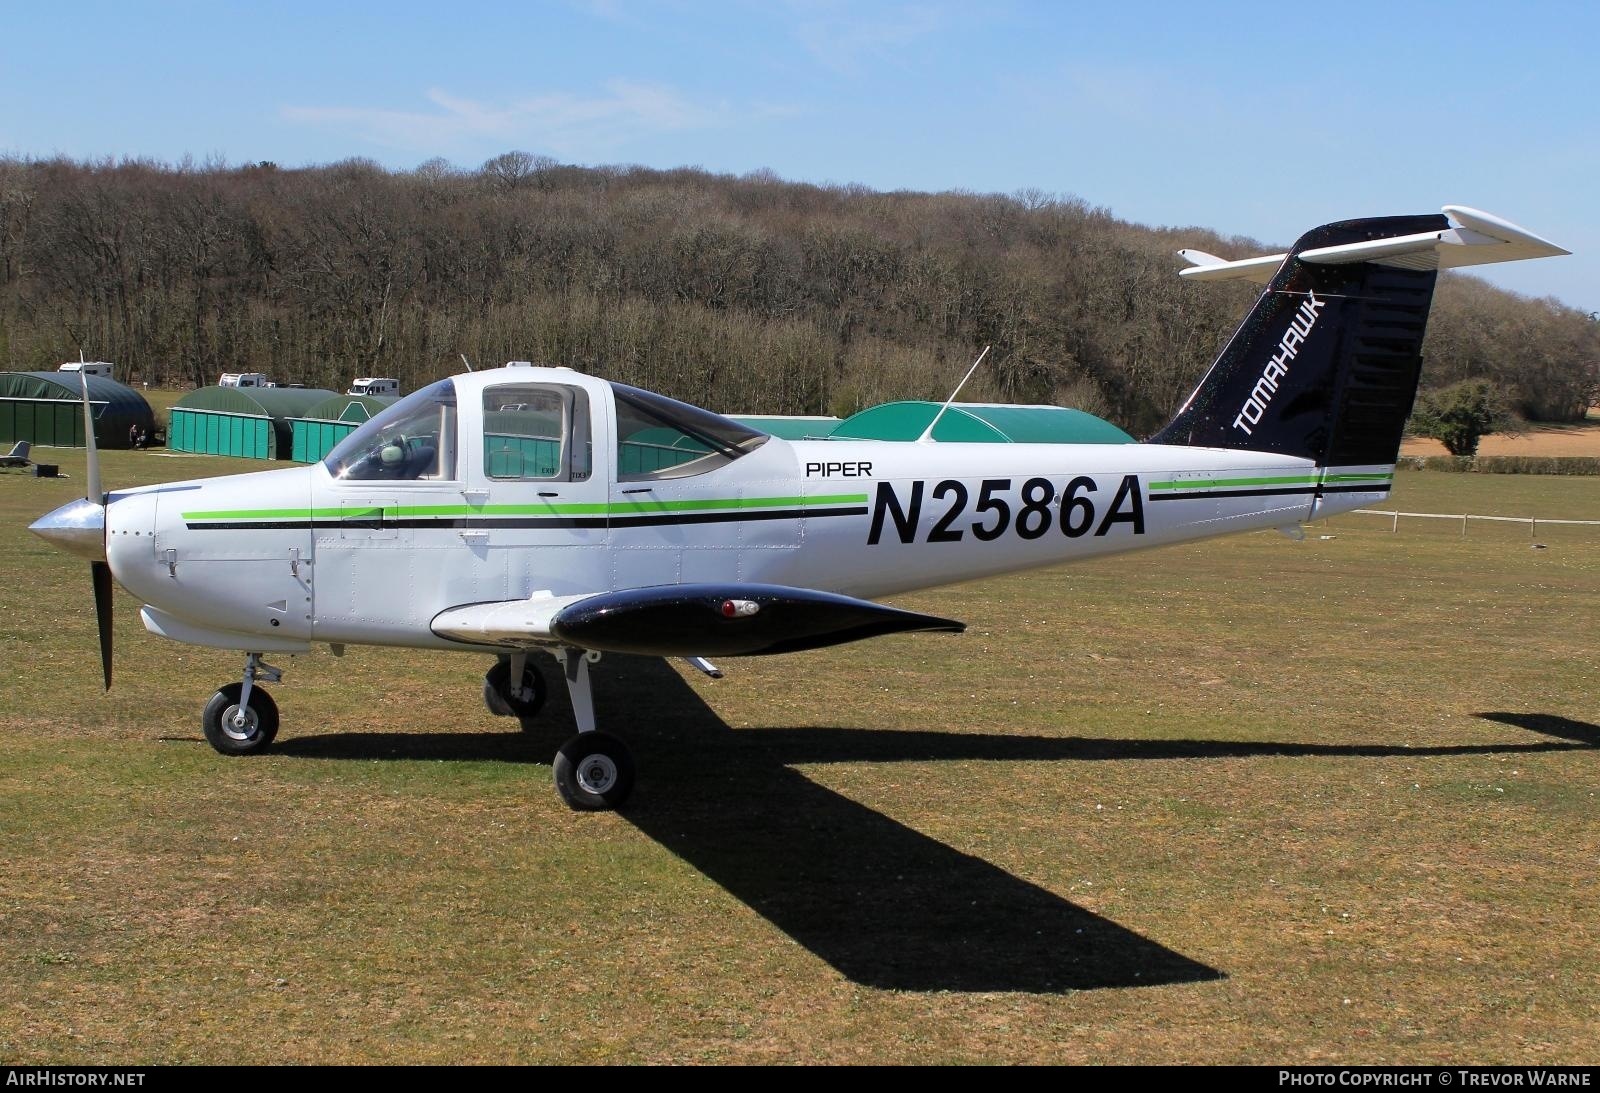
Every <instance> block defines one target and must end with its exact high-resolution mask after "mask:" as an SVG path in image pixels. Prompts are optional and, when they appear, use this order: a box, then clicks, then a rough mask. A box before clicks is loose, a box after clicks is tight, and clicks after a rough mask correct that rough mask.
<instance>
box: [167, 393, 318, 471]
mask: <svg viewBox="0 0 1600 1093" xmlns="http://www.w3.org/2000/svg"><path fill="white" fill-rule="evenodd" d="M332 397H333V392H332V391H325V390H322V389H320V388H309V387H201V388H199V389H197V390H194V391H191V392H189V393H188V394H187V395H184V396H183V397H182V398H181V399H179V400H178V401H177V403H176V404H175V405H174V406H173V407H172V425H171V427H170V428H169V429H168V430H167V447H169V448H171V449H173V450H174V451H179V452H201V453H203V454H205V455H235V456H243V457H244V458H246V459H288V458H290V456H291V453H292V451H293V447H294V430H293V427H292V426H291V425H290V421H291V420H292V419H293V418H297V417H303V416H304V415H305V413H306V411H308V410H310V409H311V408H312V407H313V406H316V405H317V404H318V403H320V402H323V401H325V400H327V399H329V398H332Z"/></svg>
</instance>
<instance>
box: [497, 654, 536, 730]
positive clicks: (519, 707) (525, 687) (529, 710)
mask: <svg viewBox="0 0 1600 1093" xmlns="http://www.w3.org/2000/svg"><path fill="white" fill-rule="evenodd" d="M518 690H519V691H520V693H516V694H514V693H512V690H511V662H510V661H506V660H501V661H497V662H495V666H494V667H493V668H490V669H489V671H488V673H487V674H485V675H484V677H483V704H484V705H485V706H487V707H489V712H490V713H492V714H494V715H495V716H496V717H516V718H521V719H522V720H524V721H527V720H528V719H530V718H533V717H537V716H538V714H539V711H540V710H542V709H544V699H545V694H546V688H545V685H544V676H543V674H541V673H540V671H539V669H538V668H535V667H534V666H533V664H531V663H529V664H528V665H526V666H525V667H524V668H523V669H522V686H521V687H520V688H518Z"/></svg>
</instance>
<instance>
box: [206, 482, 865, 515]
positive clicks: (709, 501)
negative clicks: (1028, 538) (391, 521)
mask: <svg viewBox="0 0 1600 1093" xmlns="http://www.w3.org/2000/svg"><path fill="white" fill-rule="evenodd" d="M376 488H378V489H381V488H382V487H381V486H378V487H376ZM866 503H867V495H866V494H864V493H838V494H827V495H821V496H816V497H711V498H701V499H697V500H686V501H614V502H605V501H599V502H586V503H581V504H578V503H573V504H560V503H549V504H532V505H405V504H396V505H393V506H389V505H382V506H375V507H369V508H363V507H361V506H371V505H373V502H370V501H359V502H354V503H352V504H351V505H349V506H341V507H340V508H336V509H217V510H213V511H207V512H186V513H184V514H183V518H184V519H185V520H339V519H342V518H345V517H359V516H361V515H362V514H363V513H370V512H374V511H378V510H379V509H381V510H382V511H384V512H390V513H393V514H394V515H395V516H396V517H398V518H408V517H425V516H437V517H465V516H627V515H634V514H638V513H650V512H700V511H724V510H727V509H780V508H815V507H819V506H823V505H864V504H866Z"/></svg>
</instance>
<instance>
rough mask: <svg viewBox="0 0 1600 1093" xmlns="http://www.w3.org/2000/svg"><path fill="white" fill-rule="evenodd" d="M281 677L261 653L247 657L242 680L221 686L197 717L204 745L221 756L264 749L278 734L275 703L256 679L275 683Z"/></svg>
mask: <svg viewBox="0 0 1600 1093" xmlns="http://www.w3.org/2000/svg"><path fill="white" fill-rule="evenodd" d="M282 678H283V670H282V669H281V668H274V667H273V666H272V665H270V664H267V663H266V662H264V661H263V660H262V659H261V654H259V653H251V654H250V655H249V656H247V657H246V658H245V662H244V678H243V679H241V680H240V681H239V682H238V683H225V684H223V685H222V687H221V689H219V690H218V691H217V693H216V694H214V695H212V696H211V701H210V702H207V703H206V708H205V712H204V713H202V714H201V715H200V731H201V732H203V733H205V735H206V742H207V743H209V744H210V745H211V746H212V747H213V748H216V749H217V750H218V751H219V752H221V753H222V754H223V755H254V754H255V753H256V752H258V751H262V750H263V749H265V748H266V746H267V745H268V744H270V743H272V738H273V737H275V736H277V735H278V704H277V703H276V702H274V701H272V696H271V695H269V694H268V693H267V692H266V691H264V690H262V689H261V688H260V687H257V686H256V680H257V679H265V680H270V681H271V682H273V683H276V682H278V681H279V680H280V679H282Z"/></svg>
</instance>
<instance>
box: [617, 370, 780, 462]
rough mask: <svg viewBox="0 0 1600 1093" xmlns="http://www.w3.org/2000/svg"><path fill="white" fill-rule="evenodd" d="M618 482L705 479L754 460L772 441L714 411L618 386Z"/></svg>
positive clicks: (763, 434)
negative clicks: (742, 459)
mask: <svg viewBox="0 0 1600 1093" xmlns="http://www.w3.org/2000/svg"><path fill="white" fill-rule="evenodd" d="M611 389H612V390H613V391H614V392H616V396H617V481H618V482H658V481H661V480H663V479H668V478H688V477H690V476H691V475H696V474H704V473H705V472H707V471H711V470H715V469H716V468H718V467H723V466H726V465H727V464H729V463H732V462H733V461H734V460H735V459H738V458H739V457H740V456H744V455H748V454H749V453H751V452H753V451H755V450H756V449H757V448H759V447H761V445H763V444H765V443H766V442H767V440H768V439H769V437H768V436H767V434H766V433H763V432H759V431H758V430H755V429H751V428H749V427H748V426H745V425H740V424H739V423H738V422H736V421H729V420H728V419H727V418H725V417H722V416H721V415H719V414H713V413H712V412H711V411H710V410H702V409H700V408H699V407H698V406H690V405H689V404H688V403H686V402H678V401H677V400H675V399H670V398H667V397H666V396H665V395H657V394H653V393H652V392H649V391H641V390H639V389H638V388H637V387H629V386H627V385H626V384H621V383H613V384H612V385H611Z"/></svg>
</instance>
